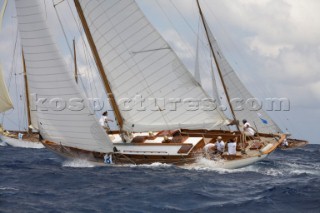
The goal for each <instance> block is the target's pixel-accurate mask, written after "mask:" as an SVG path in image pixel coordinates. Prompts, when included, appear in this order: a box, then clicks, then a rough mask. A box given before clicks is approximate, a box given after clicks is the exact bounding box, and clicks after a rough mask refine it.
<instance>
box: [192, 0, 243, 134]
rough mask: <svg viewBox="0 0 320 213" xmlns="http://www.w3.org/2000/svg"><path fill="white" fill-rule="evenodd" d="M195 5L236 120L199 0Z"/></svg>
mask: <svg viewBox="0 0 320 213" xmlns="http://www.w3.org/2000/svg"><path fill="white" fill-rule="evenodd" d="M197 5H198V9H199V13H200V16H201V20H202V22H203V25H204V28H205V31H206V35H207V38H208V42H209V46H210V50H211V52H212V56H213V58H214V61H215V64H216V67H217V70H218V74H219V77H220V80H221V82H222V86H223V90H224V92H225V94H226V98H227V101H228V104H229V107H230V110H231V113H232V117H233V120H237V118H236V115H235V113H234V109H233V106H232V104H231V99H230V96H229V92H228V90H227V87H226V84H225V82H224V79H223V76H222V72H221V69H220V66H219V63H218V60H217V56H216V54H215V52H214V50H213V46H212V43H211V41H210V39H209V32H208V29H207V24H206V20H205V18H204V15H203V13H202V9H201V7H200V3H199V0H197ZM236 126H237V129H238V131H240V127H239V125H238V124H237V125H236Z"/></svg>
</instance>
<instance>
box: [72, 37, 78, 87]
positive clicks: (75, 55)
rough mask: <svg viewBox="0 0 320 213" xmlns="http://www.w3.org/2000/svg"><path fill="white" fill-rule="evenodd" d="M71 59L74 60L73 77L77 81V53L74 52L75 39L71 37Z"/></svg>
mask: <svg viewBox="0 0 320 213" xmlns="http://www.w3.org/2000/svg"><path fill="white" fill-rule="evenodd" d="M73 60H74V77H75V79H76V82H77V83H78V66H77V53H76V41H75V40H74V39H73Z"/></svg>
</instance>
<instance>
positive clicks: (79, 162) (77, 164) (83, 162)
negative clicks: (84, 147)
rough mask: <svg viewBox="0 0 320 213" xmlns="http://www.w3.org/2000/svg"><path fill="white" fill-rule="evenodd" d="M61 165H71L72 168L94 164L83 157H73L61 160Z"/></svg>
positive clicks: (89, 166) (87, 166) (90, 166)
mask: <svg viewBox="0 0 320 213" xmlns="http://www.w3.org/2000/svg"><path fill="white" fill-rule="evenodd" d="M62 166H63V167H73V168H92V167H95V166H96V165H95V164H94V163H92V162H90V161H88V160H85V159H73V160H67V161H65V162H63V164H62Z"/></svg>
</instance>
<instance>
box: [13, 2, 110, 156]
mask: <svg viewBox="0 0 320 213" xmlns="http://www.w3.org/2000/svg"><path fill="white" fill-rule="evenodd" d="M42 3H43V1H40V0H16V8H17V15H18V27H19V31H20V37H21V41H22V47H23V50H24V55H25V61H26V70H27V75H28V82H29V90H30V93H31V94H33V97H34V96H35V95H36V99H37V103H38V104H37V110H36V114H37V118H38V125H39V130H40V133H41V135H42V136H43V138H44V139H46V140H49V141H52V142H55V143H59V144H62V145H65V146H70V147H75V148H79V149H84V150H88V151H97V152H110V151H112V148H113V147H112V143H111V141H110V139H109V138H108V136H107V135H106V134H105V132H104V130H103V129H102V128H101V126H100V125H99V124H98V122H97V120H96V118H95V117H94V116H93V114H92V113H90V110H89V107H88V102H87V100H86V99H85V98H84V96H83V95H82V94H81V93H80V91H79V89H78V88H77V86H76V84H75V80H74V77H73V76H72V75H71V72H68V71H67V68H66V65H65V62H64V60H63V58H62V57H61V55H60V53H59V51H58V49H57V47H56V44H55V43H54V41H53V39H52V37H51V35H50V32H49V29H48V26H50V25H49V24H47V23H46V18H45V15H44V13H43V12H42V10H43V9H44V8H43V5H42ZM33 110H34V109H33Z"/></svg>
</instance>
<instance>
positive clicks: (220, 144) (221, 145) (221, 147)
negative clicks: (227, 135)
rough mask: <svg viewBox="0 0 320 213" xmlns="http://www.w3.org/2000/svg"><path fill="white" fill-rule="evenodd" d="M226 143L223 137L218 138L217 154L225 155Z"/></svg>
mask: <svg viewBox="0 0 320 213" xmlns="http://www.w3.org/2000/svg"><path fill="white" fill-rule="evenodd" d="M224 146H225V144H224V142H223V140H222V137H221V136H218V137H217V142H216V147H217V154H223V152H224Z"/></svg>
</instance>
